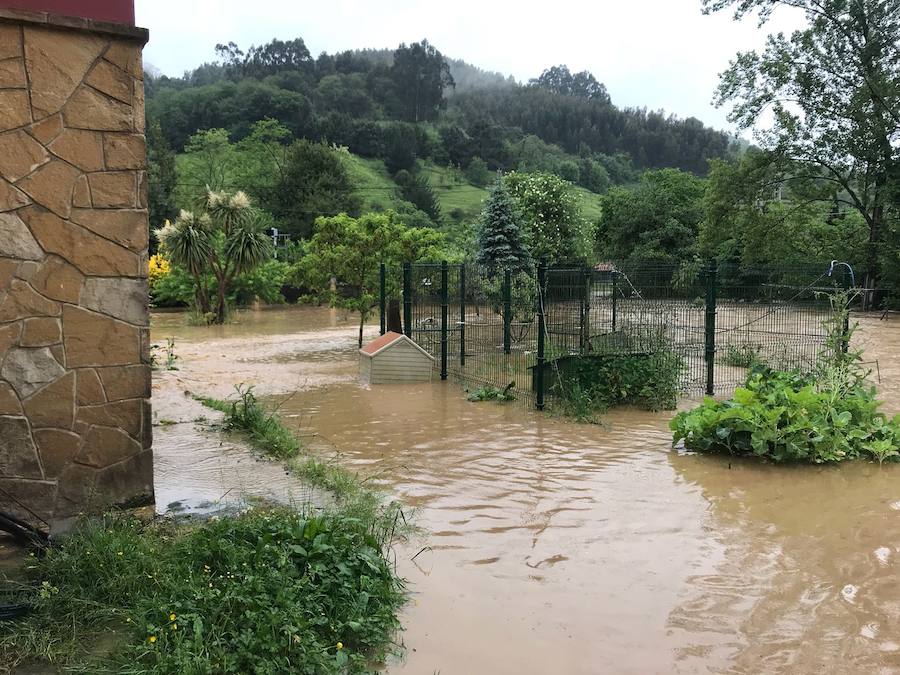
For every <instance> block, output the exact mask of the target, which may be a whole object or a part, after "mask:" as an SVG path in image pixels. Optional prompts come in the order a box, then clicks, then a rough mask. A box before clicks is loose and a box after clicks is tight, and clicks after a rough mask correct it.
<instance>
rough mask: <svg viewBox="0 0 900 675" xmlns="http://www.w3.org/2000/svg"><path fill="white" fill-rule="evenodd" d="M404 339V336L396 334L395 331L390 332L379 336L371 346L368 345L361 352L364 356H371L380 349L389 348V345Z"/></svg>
mask: <svg viewBox="0 0 900 675" xmlns="http://www.w3.org/2000/svg"><path fill="white" fill-rule="evenodd" d="M402 337H403V335H402V334H400V333H395V332H394V331H388V332H387V333H385V334H384V335H379V336H378V337H377V338H375V339H374V340H372V341H371V342H370V343H369V344H367V345H366V346H365V347H363V348H362V349H360V350H359V351H361V352H362V353H363V354H369V355H370V356H371V355H372V354H374V353H375V352H377V351H379V350H380V349H383V348H384V347H387V346H388V345H389V344H391V343H392V342H394V341H395V340H398V339H400V338H402Z"/></svg>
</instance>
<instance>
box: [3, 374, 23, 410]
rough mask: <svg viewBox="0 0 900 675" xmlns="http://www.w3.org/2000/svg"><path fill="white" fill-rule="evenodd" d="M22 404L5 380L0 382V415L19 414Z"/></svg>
mask: <svg viewBox="0 0 900 675" xmlns="http://www.w3.org/2000/svg"><path fill="white" fill-rule="evenodd" d="M21 414H22V404H21V403H19V397H18V396H16V392H15V390H14V389H13V388H12V386H11V385H10V384H8V383H7V382H0V415H21Z"/></svg>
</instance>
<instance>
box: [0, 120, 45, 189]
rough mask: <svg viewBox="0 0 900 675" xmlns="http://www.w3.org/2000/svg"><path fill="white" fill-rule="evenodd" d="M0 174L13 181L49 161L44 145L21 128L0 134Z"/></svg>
mask: <svg viewBox="0 0 900 675" xmlns="http://www.w3.org/2000/svg"><path fill="white" fill-rule="evenodd" d="M0 157H2V158H3V161H2V162H0V176H2V177H3V178H5V179H6V180H8V181H9V182H10V183H15V182H16V181H17V180H19V179H20V178H23V177H25V176H27V175H28V174H30V173H31V172H32V171H34V170H35V169H37V168H38V167H39V166H41V165H42V164H46V163H47V162H49V161H50V153H48V152H47V151H46V150H45V149H44V146H43V145H41V144H40V143H38V142H37V141H36V140H34V139H33V138H32V137H31V136H29V135H28V134H26V133H25V132H24V131H22V130H21V129H18V130H16V131H8V132H6V133H5V134H0Z"/></svg>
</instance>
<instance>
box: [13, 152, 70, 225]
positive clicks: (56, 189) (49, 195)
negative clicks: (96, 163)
mask: <svg viewBox="0 0 900 675" xmlns="http://www.w3.org/2000/svg"><path fill="white" fill-rule="evenodd" d="M80 175H81V174H80V172H79V171H78V169H76V168H75V167H74V166H71V165H70V164H67V163H66V162H63V161H61V160H58V159H53V160H51V161H50V162H48V163H47V164H44V165H43V166H41V167H40V168H39V169H37V171H35V172H34V173H32V174H31V175H29V176H28V177H27V178H23V179H22V180H20V181H19V182H18V183H17V184H16V187H18V188H19V189H20V190H22V192H24V193H26V194H27V195H28V196H29V197H31V198H32V199H33V200H34V201H35V202H36V203H38V204H40V205H41V206H44V207H46V208H48V209H50V210H51V211H53V212H54V213H55V214H56V215H58V216H60V217H62V218H68V217H69V212H70V211H71V208H72V190H73V189H74V187H75V181H76V180H77V178H78V177H79V176H80Z"/></svg>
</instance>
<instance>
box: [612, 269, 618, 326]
mask: <svg viewBox="0 0 900 675" xmlns="http://www.w3.org/2000/svg"><path fill="white" fill-rule="evenodd" d="M610 276H612V332H613V333H615V332H616V302H617V300H616V295H617V293H618V285H619V284H618V279H619V273H618V272H616V271H615V270H613V271H612V272H610Z"/></svg>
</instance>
